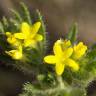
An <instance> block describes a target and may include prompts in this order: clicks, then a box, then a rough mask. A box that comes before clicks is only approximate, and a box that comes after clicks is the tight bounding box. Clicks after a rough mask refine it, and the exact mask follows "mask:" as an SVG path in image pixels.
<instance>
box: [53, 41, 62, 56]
mask: <svg viewBox="0 0 96 96" xmlns="http://www.w3.org/2000/svg"><path fill="white" fill-rule="evenodd" d="M53 51H54V54H55V55H57V56H61V54H62V53H63V51H62V48H61V41H60V40H57V41H56V42H55V44H54V46H53Z"/></svg>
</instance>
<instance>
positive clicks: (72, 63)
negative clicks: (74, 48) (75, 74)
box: [65, 59, 79, 71]
mask: <svg viewBox="0 0 96 96" xmlns="http://www.w3.org/2000/svg"><path fill="white" fill-rule="evenodd" d="M65 63H66V65H67V66H69V67H71V68H72V69H73V70H74V71H78V70H79V65H78V63H76V62H75V61H74V60H72V59H66V60H65Z"/></svg>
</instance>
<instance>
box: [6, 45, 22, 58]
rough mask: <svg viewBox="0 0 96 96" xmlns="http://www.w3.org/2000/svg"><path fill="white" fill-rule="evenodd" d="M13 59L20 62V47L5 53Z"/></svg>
mask: <svg viewBox="0 0 96 96" xmlns="http://www.w3.org/2000/svg"><path fill="white" fill-rule="evenodd" d="M5 53H7V54H8V55H9V56H11V57H12V58H13V59H16V60H20V59H22V56H23V55H22V46H19V48H18V49H17V50H11V51H5Z"/></svg>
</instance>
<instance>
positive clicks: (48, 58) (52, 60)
mask: <svg viewBox="0 0 96 96" xmlns="http://www.w3.org/2000/svg"><path fill="white" fill-rule="evenodd" d="M44 61H45V62H46V63H49V64H55V63H56V59H55V56H54V55H48V56H45V57H44Z"/></svg>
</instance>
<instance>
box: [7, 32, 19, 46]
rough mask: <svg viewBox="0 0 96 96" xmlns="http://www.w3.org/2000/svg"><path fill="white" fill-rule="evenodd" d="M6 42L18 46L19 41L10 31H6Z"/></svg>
mask: <svg viewBox="0 0 96 96" xmlns="http://www.w3.org/2000/svg"><path fill="white" fill-rule="evenodd" d="M6 36H7V42H8V43H9V44H11V45H13V46H18V45H19V44H20V42H19V41H18V40H17V39H16V38H15V36H14V35H13V34H11V33H10V32H6Z"/></svg>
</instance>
